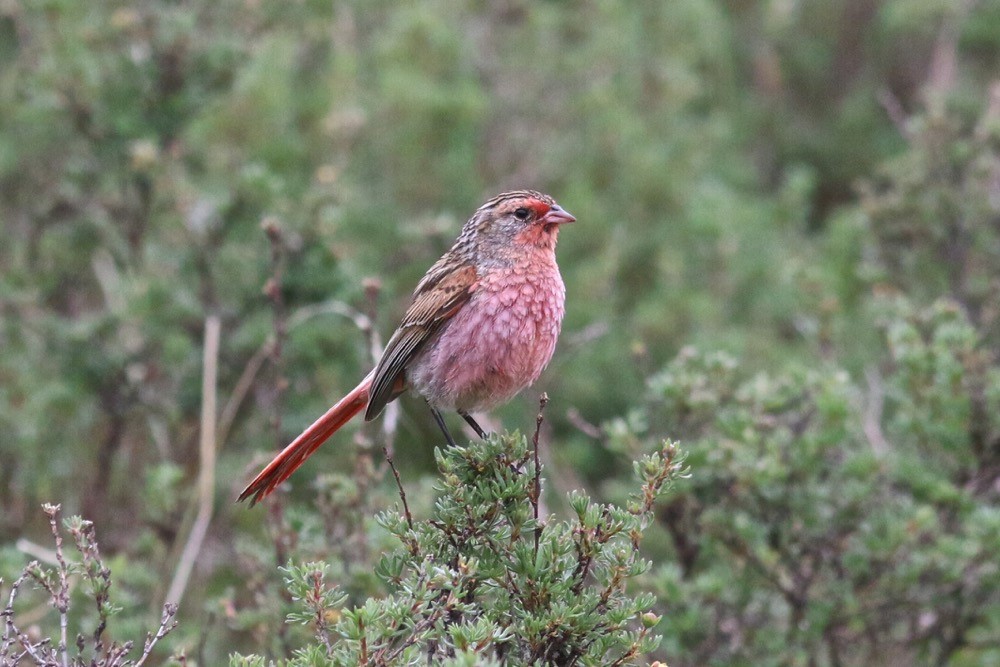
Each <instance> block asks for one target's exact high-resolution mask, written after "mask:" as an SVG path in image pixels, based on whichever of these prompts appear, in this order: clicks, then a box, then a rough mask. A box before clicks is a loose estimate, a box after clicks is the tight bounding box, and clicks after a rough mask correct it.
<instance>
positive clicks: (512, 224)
mask: <svg viewBox="0 0 1000 667" xmlns="http://www.w3.org/2000/svg"><path fill="white" fill-rule="evenodd" d="M575 220H576V218H574V217H573V215H572V214H570V213H569V212H568V211H566V210H565V209H563V208H562V207H561V206H559V204H557V203H556V200H555V199H553V198H552V197H550V196H548V195H545V194H542V193H540V192H535V191H534V190H515V191H512V192H505V193H503V194H501V195H497V196H496V197H494V198H493V199H491V200H489V201H488V202H486V203H485V204H483V205H482V206H480V207H479V210H477V211H476V213H475V214H474V215H473V216H472V218H470V219H469V221H468V222H467V223H466V224H465V227H464V228H463V230H462V236H463V237H474V238H477V239H478V240H479V241H489V242H490V244H491V245H494V244H495V245H496V246H497V247H511V246H514V247H516V246H522V247H523V246H536V247H540V248H548V249H553V248H555V245H556V238H557V237H558V235H559V227H560V226H561V225H563V224H566V223H569V222H573V221H575Z"/></svg>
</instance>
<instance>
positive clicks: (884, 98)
mask: <svg viewBox="0 0 1000 667" xmlns="http://www.w3.org/2000/svg"><path fill="white" fill-rule="evenodd" d="M875 97H876V99H878V103H879V104H880V105H882V109H884V110H885V115H886V116H888V117H889V120H890V121H892V124H893V125H894V126H896V131H897V132H899V135H900V136H901V137H903V138H904V139H906V140H907V141H909V140H910V139H912V138H913V133H912V132H911V131H910V127H909V125H907V118H906V111H905V110H904V109H903V105H902V104H901V103H900V101H899V98H898V97H896V96H895V95H893V94H892V91H891V90H889V89H888V88H882V89H881V90H879V91H878V92H876V93H875Z"/></svg>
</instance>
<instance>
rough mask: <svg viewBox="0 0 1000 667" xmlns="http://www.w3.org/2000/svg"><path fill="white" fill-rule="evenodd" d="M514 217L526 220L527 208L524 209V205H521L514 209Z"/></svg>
mask: <svg viewBox="0 0 1000 667" xmlns="http://www.w3.org/2000/svg"><path fill="white" fill-rule="evenodd" d="M514 217H515V218H517V219H518V220H527V219H528V209H526V208H524V207H521V208H519V209H517V210H516V211H514Z"/></svg>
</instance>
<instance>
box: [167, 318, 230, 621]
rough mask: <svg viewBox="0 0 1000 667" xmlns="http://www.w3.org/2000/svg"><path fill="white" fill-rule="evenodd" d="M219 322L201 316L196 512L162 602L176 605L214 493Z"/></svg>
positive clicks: (208, 517) (209, 514)
mask: <svg viewBox="0 0 1000 667" xmlns="http://www.w3.org/2000/svg"><path fill="white" fill-rule="evenodd" d="M221 328H222V323H221V321H220V319H219V316H218V315H217V314H215V313H212V314H211V315H209V316H208V317H207V318H206V319H205V350H204V354H203V367H202V376H201V438H200V444H199V447H198V453H199V458H200V471H199V475H198V514H197V516H196V517H195V521H194V525H193V526H192V527H191V533H190V534H189V535H188V540H187V543H186V544H185V545H184V551H183V552H182V553H181V557H180V561H179V562H178V563H177V569H176V570H175V571H174V578H173V581H171V582H170V589H169V590H168V591H167V599H166V603H165V604H173V605H179V604H180V601H181V598H183V597H184V591H185V589H186V588H187V584H188V578H189V577H190V576H191V570H192V569H193V568H194V562H195V560H196V559H197V558H198V554H199V552H200V551H201V545H202V542H203V541H204V539H205V534H206V533H207V532H208V525H209V523H210V522H211V520H212V506H213V497H214V495H215V454H216V451H215V445H216V437H215V436H216V413H215V410H216V384H217V378H218V367H219V335H220V330H221Z"/></svg>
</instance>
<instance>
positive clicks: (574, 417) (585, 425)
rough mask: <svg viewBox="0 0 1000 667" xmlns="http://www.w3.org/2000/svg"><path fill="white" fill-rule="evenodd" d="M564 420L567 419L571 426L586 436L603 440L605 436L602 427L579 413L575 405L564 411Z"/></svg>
mask: <svg viewBox="0 0 1000 667" xmlns="http://www.w3.org/2000/svg"><path fill="white" fill-rule="evenodd" d="M566 421H568V422H569V423H570V425H571V426H573V427H574V428H575V429H576V430H578V431H579V432H580V433H583V434H584V435H585V436H587V437H588V438H593V439H594V440H599V441H601V442H604V440H605V437H606V436H605V433H604V429H603V428H601V427H600V426H598V425H597V424H591V423H590V422H589V421H587V420H586V419H584V418H583V415H581V414H580V411H579V410H578V409H576V408H575V407H572V408H570V409H569V410H567V411H566Z"/></svg>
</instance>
